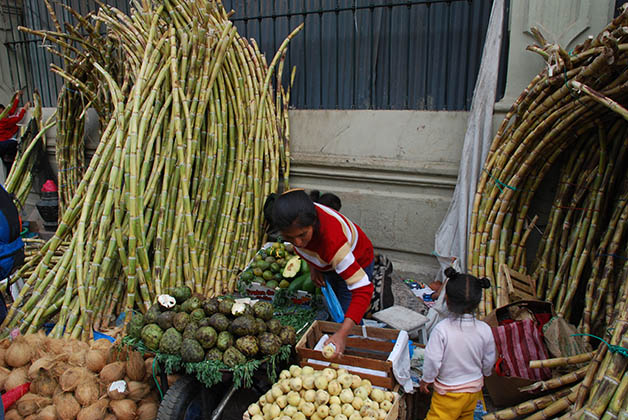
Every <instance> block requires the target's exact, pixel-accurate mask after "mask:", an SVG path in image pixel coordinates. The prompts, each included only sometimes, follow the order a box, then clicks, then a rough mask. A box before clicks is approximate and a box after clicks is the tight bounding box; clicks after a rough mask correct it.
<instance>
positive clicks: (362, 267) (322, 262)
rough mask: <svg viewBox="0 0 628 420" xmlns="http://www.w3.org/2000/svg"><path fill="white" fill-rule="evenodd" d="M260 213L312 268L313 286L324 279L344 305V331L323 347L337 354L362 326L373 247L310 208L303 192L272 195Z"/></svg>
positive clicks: (317, 207)
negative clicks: (333, 348)
mask: <svg viewBox="0 0 628 420" xmlns="http://www.w3.org/2000/svg"><path fill="white" fill-rule="evenodd" d="M264 213H265V215H266V218H267V220H268V219H270V220H269V222H270V224H271V226H272V228H273V229H276V230H278V231H279V232H280V234H281V237H282V238H283V240H285V241H288V242H290V243H291V244H293V245H294V247H295V250H296V252H297V253H298V254H299V255H300V256H301V257H302V258H304V259H305V261H307V263H308V264H309V265H310V273H311V276H312V281H313V282H314V283H315V284H317V285H318V286H322V285H324V283H325V280H327V281H328V282H329V283H330V285H331V287H332V289H333V290H334V292H335V293H336V296H337V297H338V301H339V302H340V305H341V306H342V309H343V311H344V313H345V319H344V321H343V323H342V326H341V327H340V329H339V330H338V332H336V333H335V334H334V335H332V336H331V337H330V338H329V340H328V341H327V342H326V343H325V344H329V343H333V344H334V345H335V346H336V353H335V354H334V356H336V355H341V354H342V353H343V351H344V348H345V341H346V338H347V336H348V335H349V330H350V329H351V327H352V326H353V325H356V324H359V323H360V322H361V321H362V317H363V316H364V313H365V312H366V310H367V309H368V307H369V305H370V303H371V297H372V295H373V284H372V282H371V279H372V277H373V245H372V244H371V241H370V240H369V238H368V237H367V236H366V235H365V234H364V232H362V229H360V227H359V226H358V225H356V224H355V223H353V222H352V221H351V220H349V219H347V218H346V217H345V216H343V215H342V214H340V213H338V212H337V211H335V210H333V209H331V208H329V207H326V206H323V205H321V204H318V203H313V202H312V199H311V198H310V197H309V196H308V195H307V194H306V193H305V191H303V190H302V189H294V190H289V191H286V192H284V193H283V194H281V195H280V196H275V195H271V196H269V197H268V198H267V200H266V203H265V204H264Z"/></svg>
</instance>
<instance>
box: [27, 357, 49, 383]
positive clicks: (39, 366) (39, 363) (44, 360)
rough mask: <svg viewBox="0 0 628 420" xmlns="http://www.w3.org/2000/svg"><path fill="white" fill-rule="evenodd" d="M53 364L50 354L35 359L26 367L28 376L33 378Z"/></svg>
mask: <svg viewBox="0 0 628 420" xmlns="http://www.w3.org/2000/svg"><path fill="white" fill-rule="evenodd" d="M54 365H55V359H54V358H53V357H52V356H44V357H40V358H39V359H37V360H35V361H34V362H33V364H32V365H31V367H29V368H28V377H29V378H31V379H35V378H36V377H37V376H38V375H39V374H40V373H41V372H42V371H46V372H47V371H49V370H50V369H52V368H53V366H54Z"/></svg>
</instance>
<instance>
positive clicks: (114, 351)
mask: <svg viewBox="0 0 628 420" xmlns="http://www.w3.org/2000/svg"><path fill="white" fill-rule="evenodd" d="M98 341H103V340H98ZM108 351H109V355H108V356H107V362H108V363H113V362H117V361H120V360H127V359H128V358H129V357H128V350H127V347H126V346H109V350H108Z"/></svg>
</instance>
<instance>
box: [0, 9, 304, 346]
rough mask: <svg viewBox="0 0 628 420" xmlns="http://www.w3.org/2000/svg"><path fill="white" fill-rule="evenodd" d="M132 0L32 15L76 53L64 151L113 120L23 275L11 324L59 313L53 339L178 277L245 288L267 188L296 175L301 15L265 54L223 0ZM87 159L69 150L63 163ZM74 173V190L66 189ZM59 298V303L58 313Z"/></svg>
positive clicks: (62, 109)
mask: <svg viewBox="0 0 628 420" xmlns="http://www.w3.org/2000/svg"><path fill="white" fill-rule="evenodd" d="M47 4H48V3H47ZM134 4H135V7H136V9H133V10H132V13H131V15H130V16H126V15H124V14H123V13H121V12H120V11H119V10H116V9H115V8H111V7H108V6H105V5H101V8H100V10H99V12H98V13H97V14H96V15H90V16H80V15H78V14H77V13H76V12H74V11H72V10H71V9H69V10H70V12H71V13H72V14H73V15H74V17H75V18H76V20H77V23H76V25H75V26H71V25H66V26H65V29H66V30H65V32H64V31H63V30H62V28H61V26H60V25H59V26H58V28H57V31H56V32H54V31H34V30H30V29H26V28H21V29H22V30H25V31H27V32H29V33H33V34H36V35H39V36H41V37H42V38H44V39H45V40H46V42H47V43H52V44H56V45H57V47H58V48H57V49H56V50H55V51H56V53H57V54H58V55H61V56H62V57H63V58H64V59H65V62H66V68H65V69H59V68H55V71H56V72H57V73H58V74H60V75H62V77H63V78H64V79H65V81H66V84H65V87H64V89H65V91H67V92H65V91H64V92H65V93H64V94H63V95H62V96H61V101H62V103H61V104H60V105H59V108H58V109H59V113H60V115H59V116H58V119H59V124H62V127H60V128H61V131H62V144H63V146H62V147H64V150H63V152H60V153H59V156H66V154H67V153H70V154H78V155H82V154H84V150H83V149H81V148H80V147H70V146H69V145H68V143H67V142H70V141H74V142H78V141H80V140H79V139H81V138H82V134H83V125H84V124H83V122H81V119H82V118H85V115H86V110H87V108H88V107H93V108H94V109H95V110H96V111H97V112H98V113H99V119H100V120H101V122H102V123H103V125H102V127H101V128H102V134H101V138H100V142H99V144H98V147H97V149H96V151H95V154H94V156H93V157H92V158H91V161H90V162H89V166H88V167H87V168H86V169H85V170H84V172H79V174H80V176H77V177H74V175H72V176H73V177H74V178H65V176H66V175H62V176H60V183H61V184H63V185H60V187H61V193H60V195H61V197H64V196H66V197H67V198H66V199H62V201H64V211H63V212H62V216H61V217H60V219H61V220H60V223H59V228H58V230H57V231H56V233H55V235H54V237H53V238H52V239H51V240H50V241H49V242H47V243H46V244H45V245H44V247H43V248H42V249H41V251H40V253H39V254H38V255H37V257H36V258H34V259H32V260H31V261H29V263H28V264H26V265H25V266H24V267H23V268H22V269H21V270H20V271H18V273H17V274H16V275H15V276H14V277H13V278H12V281H16V280H17V279H18V278H23V279H24V280H25V281H26V286H25V287H24V288H23V289H22V291H21V293H20V296H19V297H18V298H17V299H16V301H15V302H14V304H13V305H12V307H11V309H10V311H9V314H8V316H7V319H6V320H5V322H4V324H3V326H4V327H9V328H14V327H18V328H20V329H21V330H22V331H23V332H26V331H30V332H33V331H36V330H37V329H38V328H40V327H41V326H42V325H43V323H44V322H46V321H47V320H48V319H50V318H51V317H52V316H55V320H56V325H55V328H54V330H53V331H52V335H53V336H55V337H60V336H62V335H65V336H71V337H83V338H84V339H86V338H87V336H88V335H90V332H91V330H92V327H96V328H99V327H105V326H107V325H108V323H109V322H110V319H111V318H112V317H110V316H109V314H113V315H114V316H115V315H117V314H119V313H121V312H126V313H127V314H130V313H131V311H132V310H133V308H137V309H138V310H139V311H140V312H145V311H146V310H147V309H148V307H149V306H150V304H151V302H153V301H154V298H155V296H157V295H160V294H162V293H164V291H167V290H169V289H170V288H172V287H176V286H183V285H187V286H189V287H190V288H191V289H192V290H194V291H195V292H197V293H202V294H203V295H205V296H220V295H222V294H224V293H226V292H231V291H233V290H234V286H235V281H236V278H237V273H238V271H239V270H241V269H242V268H243V267H244V266H245V265H246V263H247V262H248V261H250V259H251V258H252V257H253V255H254V254H255V252H256V250H257V249H259V246H260V244H261V241H262V236H263V229H262V217H261V215H262V211H261V209H262V201H263V200H264V198H265V197H266V195H267V194H268V193H270V192H273V191H276V190H277V189H278V187H279V182H280V178H281V177H283V179H284V181H285V182H286V183H287V180H288V173H289V163H288V147H287V146H288V144H287V140H288V136H289V127H288V119H287V104H288V101H289V98H288V93H287V92H286V91H285V90H284V89H283V88H282V86H281V73H282V68H283V57H284V55H285V51H286V48H287V44H288V42H289V40H290V39H291V38H292V37H293V36H295V35H296V33H297V32H298V31H299V30H300V29H301V26H299V27H298V28H297V29H295V30H294V31H293V32H292V33H291V34H290V35H289V36H288V37H287V38H286V40H285V41H284V42H283V43H282V44H281V46H280V48H279V50H278V52H277V54H276V55H275V56H274V58H273V60H272V61H271V62H270V64H268V63H267V62H266V59H265V57H264V56H263V55H262V54H261V53H260V52H259V50H258V48H257V45H256V44H255V42H254V41H250V42H249V41H247V40H245V39H243V38H242V37H241V36H240V35H239V34H238V33H237V30H236V28H235V26H234V25H233V24H232V22H231V21H229V19H228V14H227V13H226V12H225V10H224V9H223V7H222V4H221V3H220V2H219V1H210V0H204V1H189V0H174V1H168V2H159V1H142V2H141V3H134ZM48 6H49V10H51V12H52V7H51V6H50V5H49V4H48ZM53 18H54V14H53ZM83 34H84V35H83ZM275 69H277V72H276V76H277V79H276V88H273V85H274V84H275V82H274V81H275V78H274V74H275ZM70 93H71V94H73V95H79V96H80V97H81V103H82V104H83V105H82V108H81V110H80V112H78V111H77V110H76V108H75V107H76V102H75V101H69V102H67V101H68V96H66V95H69V94H70ZM63 101H66V102H63ZM72 104H74V105H72ZM68 112H71V114H68ZM63 139H65V140H63ZM71 139H74V140H71ZM64 142H65V143H64ZM72 144H74V143H72ZM70 149H72V150H70ZM80 162H81V161H80V157H72V158H70V157H67V156H66V157H63V158H62V160H61V162H60V167H61V169H63V168H64V167H70V166H75V165H76V166H80ZM62 173H63V171H62ZM73 179H74V180H75V181H76V182H78V185H77V186H76V189H75V190H69V191H70V192H69V193H67V192H64V189H65V188H66V187H67V185H68V184H72V183H73V182H75V181H73ZM64 242H67V243H68V245H67V250H66V251H64V252H63V253H62V255H61V256H60V258H57V259H54V260H53V257H55V256H57V254H58V251H59V247H60V246H61V244H63V243H64ZM25 273H32V274H30V275H29V276H28V277H26V275H25ZM55 302H61V309H60V310H59V311H58V312H57V313H54V314H50V312H49V311H48V308H49V307H50V305H52V304H54V303H55ZM128 318H129V317H127V319H128Z"/></svg>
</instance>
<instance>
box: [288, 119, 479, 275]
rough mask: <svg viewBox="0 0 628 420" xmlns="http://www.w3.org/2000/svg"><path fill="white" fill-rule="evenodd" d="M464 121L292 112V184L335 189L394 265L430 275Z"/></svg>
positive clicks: (350, 214) (453, 180)
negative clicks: (436, 237)
mask: <svg viewBox="0 0 628 420" xmlns="http://www.w3.org/2000/svg"><path fill="white" fill-rule="evenodd" d="M466 120H467V113H466V112H424V111H336V110H333V111H331V110H323V111H307V110H306V111H302V110H293V111H291V113H290V124H291V139H292V144H291V153H292V169H291V174H290V180H291V185H293V186H299V187H303V188H306V189H308V190H309V189H319V190H321V191H322V192H324V191H331V192H334V193H336V194H337V195H338V196H339V197H340V198H341V199H342V202H343V203H342V210H341V211H342V213H344V214H345V215H347V216H348V217H349V218H351V219H352V220H353V221H355V222H356V223H358V224H359V225H360V226H361V227H362V228H363V229H364V231H365V232H366V233H367V235H368V236H369V237H370V238H371V240H372V241H373V243H374V245H375V247H376V248H377V249H378V250H380V251H381V252H383V253H385V254H386V255H387V256H389V257H390V258H392V259H393V261H394V263H395V267H396V268H399V269H402V270H404V271H413V272H416V273H424V274H431V273H433V272H434V270H435V269H436V268H437V265H436V264H435V260H434V258H433V257H431V256H430V253H431V252H432V249H433V244H434V233H435V231H436V229H437V227H438V226H439V225H440V221H441V219H442V215H443V214H444V213H445V211H446V210H447V207H448V205H449V201H450V199H451V195H452V193H453V189H454V186H455V184H456V176H457V170H458V161H459V159H460V152H461V150H462V142H461V139H462V138H463V137H464V132H465V128H466Z"/></svg>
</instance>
